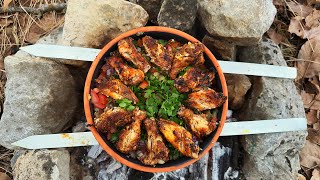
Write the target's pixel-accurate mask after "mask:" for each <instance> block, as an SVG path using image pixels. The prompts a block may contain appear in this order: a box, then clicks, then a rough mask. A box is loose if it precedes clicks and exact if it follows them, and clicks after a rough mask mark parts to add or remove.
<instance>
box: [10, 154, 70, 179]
mask: <svg viewBox="0 0 320 180" xmlns="http://www.w3.org/2000/svg"><path fill="white" fill-rule="evenodd" d="M69 162H70V155H69V152H68V151H66V150H33V151H30V152H27V153H26V154H24V155H21V156H20V157H19V158H18V159H17V162H16V163H15V165H14V167H13V177H14V179H15V180H25V179H37V180H48V179H51V180H68V179H69V175H70V173H69Z"/></svg>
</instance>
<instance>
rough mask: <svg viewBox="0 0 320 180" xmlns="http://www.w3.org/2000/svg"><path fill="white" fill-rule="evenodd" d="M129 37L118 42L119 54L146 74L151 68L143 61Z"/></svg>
mask: <svg viewBox="0 0 320 180" xmlns="http://www.w3.org/2000/svg"><path fill="white" fill-rule="evenodd" d="M132 41H133V39H132V38H131V37H128V38H125V39H122V40H120V41H119V42H118V49H119V53H120V54H121V55H122V56H123V57H124V58H125V59H126V60H127V61H130V62H132V63H133V64H134V65H135V66H137V68H138V69H140V70H142V71H143V72H144V73H146V72H148V70H149V69H150V68H151V66H150V64H149V63H148V62H147V60H145V59H144V58H143V57H142V55H141V53H139V52H138V51H137V49H136V47H135V46H134V44H133V43H132Z"/></svg>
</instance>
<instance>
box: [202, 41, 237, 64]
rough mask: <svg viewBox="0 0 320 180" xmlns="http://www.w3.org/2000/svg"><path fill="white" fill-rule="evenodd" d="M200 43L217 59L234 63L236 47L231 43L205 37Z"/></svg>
mask: <svg viewBox="0 0 320 180" xmlns="http://www.w3.org/2000/svg"><path fill="white" fill-rule="evenodd" d="M202 43H203V44H204V45H205V46H206V47H207V48H208V49H209V50H210V51H211V52H212V54H213V55H214V56H215V57H216V58H217V59H222V60H229V61H235V60H236V53H237V49H236V45H235V44H234V43H233V42H232V41H228V40H226V39H223V38H220V37H211V36H209V35H205V36H204V38H203V39H202Z"/></svg>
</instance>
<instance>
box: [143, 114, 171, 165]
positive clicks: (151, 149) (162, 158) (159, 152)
mask: <svg viewBox="0 0 320 180" xmlns="http://www.w3.org/2000/svg"><path fill="white" fill-rule="evenodd" d="M144 126H145V128H146V130H147V134H148V139H147V152H146V153H145V154H142V155H141V156H140V157H138V158H139V160H140V161H141V162H142V163H143V164H146V165H156V164H164V163H165V162H167V161H168V160H169V149H168V148H167V147H166V145H165V144H164V142H163V139H162V136H161V135H160V132H159V130H158V127H157V123H156V121H155V119H154V118H151V119H146V120H144Z"/></svg>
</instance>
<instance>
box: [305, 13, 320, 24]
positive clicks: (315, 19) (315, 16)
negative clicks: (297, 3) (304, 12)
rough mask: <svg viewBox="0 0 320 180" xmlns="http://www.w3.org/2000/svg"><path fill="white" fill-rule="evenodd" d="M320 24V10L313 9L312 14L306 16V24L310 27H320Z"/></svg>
mask: <svg viewBox="0 0 320 180" xmlns="http://www.w3.org/2000/svg"><path fill="white" fill-rule="evenodd" d="M319 24H320V10H313V12H312V13H311V14H309V15H308V16H307V17H306V25H307V26H308V27H309V28H314V27H318V26H319Z"/></svg>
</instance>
